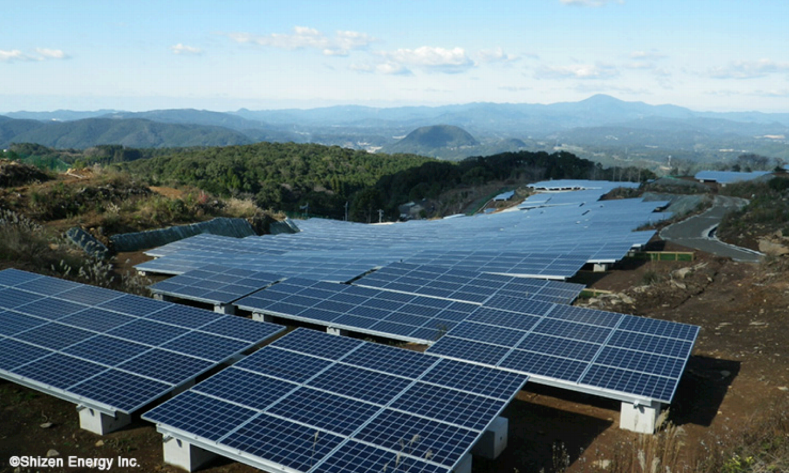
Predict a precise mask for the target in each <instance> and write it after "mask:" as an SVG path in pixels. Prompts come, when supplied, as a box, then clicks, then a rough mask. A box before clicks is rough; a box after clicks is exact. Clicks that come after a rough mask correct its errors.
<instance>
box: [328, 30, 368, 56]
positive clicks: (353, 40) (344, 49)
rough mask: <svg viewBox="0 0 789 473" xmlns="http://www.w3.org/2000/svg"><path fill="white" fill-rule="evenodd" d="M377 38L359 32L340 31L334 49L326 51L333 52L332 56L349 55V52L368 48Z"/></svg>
mask: <svg viewBox="0 0 789 473" xmlns="http://www.w3.org/2000/svg"><path fill="white" fill-rule="evenodd" d="M374 41H375V38H373V37H372V36H370V35H368V34H367V33H360V32H358V31H338V32H337V34H336V37H335V41H334V43H335V44H334V47H333V48H329V49H327V50H324V54H326V51H331V52H332V53H331V55H333V56H337V55H343V56H345V55H348V52H349V51H352V50H355V49H362V48H366V47H367V46H368V45H369V44H370V43H372V42H374Z"/></svg>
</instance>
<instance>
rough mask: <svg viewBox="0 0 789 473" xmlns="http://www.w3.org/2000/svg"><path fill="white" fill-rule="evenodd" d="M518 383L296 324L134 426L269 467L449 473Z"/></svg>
mask: <svg viewBox="0 0 789 473" xmlns="http://www.w3.org/2000/svg"><path fill="white" fill-rule="evenodd" d="M526 380H527V377H526V376H522V375H518V374H514V373H507V372H504V371H500V370H494V369H488V368H483V367H479V366H474V365H470V364H467V363H458V362H456V361H452V360H447V359H444V358H441V357H435V356H430V355H425V354H422V353H416V352H413V351H408V350H404V349H399V348H393V347H388V346H383V345H376V344H372V343H368V342H363V341H360V340H353V339H349V338H344V337H342V338H341V337H335V336H332V335H327V334H323V333H319V332H315V331H311V330H307V329H303V328H302V329H297V330H296V331H294V332H292V333H290V334H288V335H286V336H284V337H282V338H281V339H279V340H277V341H276V342H274V343H273V344H271V345H269V346H266V347H264V348H263V349H261V350H259V351H257V352H256V353H254V354H252V355H250V356H249V357H247V358H245V359H244V360H242V361H240V362H238V363H236V364H235V365H233V366H232V367H230V368H228V369H226V370H224V371H222V372H221V373H219V374H217V375H215V376H213V377H211V378H209V379H207V380H205V381H203V382H201V383H199V384H197V385H196V386H194V387H192V388H191V389H190V390H189V391H186V392H184V393H182V394H180V395H178V396H176V397H174V398H173V399H171V400H169V401H167V402H165V403H164V404H162V405H160V406H158V407H156V408H154V409H153V410H151V411H148V412H147V413H145V414H143V419H146V420H149V421H151V422H155V423H157V424H158V430H160V431H162V432H164V433H166V434H168V435H172V436H175V437H176V438H178V437H181V438H185V439H187V440H188V441H189V442H190V443H192V444H193V445H197V446H200V447H202V448H205V449H207V450H209V451H213V452H215V453H219V454H232V455H233V456H234V457H236V458H240V459H241V460H242V461H244V462H246V463H248V464H250V465H252V466H255V467H257V468H262V469H267V470H277V471H281V470H283V469H284V468H288V469H289V470H288V471H302V472H310V473H317V472H350V473H353V472H370V471H418V472H436V473H437V472H449V471H451V470H452V469H453V468H454V467H455V466H456V465H457V464H458V462H459V461H460V460H461V459H462V458H463V456H464V455H465V454H466V453H467V452H468V451H469V450H470V449H471V447H472V446H473V445H474V443H475V442H476V441H477V439H478V438H479V437H480V436H481V434H482V433H483V432H484V431H485V429H486V428H487V426H488V425H490V423H491V422H492V421H493V420H494V419H495V418H496V417H497V416H498V415H499V414H500V413H501V411H502V410H503V409H504V407H505V406H506V405H507V404H508V403H509V401H510V400H511V399H512V398H513V397H514V395H515V394H516V393H517V392H518V391H519V390H520V389H521V388H522V386H523V384H524V383H525V382H526Z"/></svg>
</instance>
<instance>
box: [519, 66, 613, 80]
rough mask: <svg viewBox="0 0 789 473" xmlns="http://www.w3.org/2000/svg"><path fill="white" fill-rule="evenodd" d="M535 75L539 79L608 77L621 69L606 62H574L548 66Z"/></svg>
mask: <svg viewBox="0 0 789 473" xmlns="http://www.w3.org/2000/svg"><path fill="white" fill-rule="evenodd" d="M535 75H536V77H537V78H538V79H608V78H611V77H615V76H617V75H619V71H617V70H616V68H615V67H614V66H609V65H605V64H572V65H569V66H546V67H543V68H541V69H539V70H538V71H537V72H536V74H535Z"/></svg>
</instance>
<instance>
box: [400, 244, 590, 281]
mask: <svg viewBox="0 0 789 473" xmlns="http://www.w3.org/2000/svg"><path fill="white" fill-rule="evenodd" d="M587 260H588V255H581V256H578V255H557V254H550V253H547V254H546V253H525V252H507V251H492V250H479V251H463V250H439V249H434V250H425V251H421V252H419V253H417V254H416V255H414V256H412V257H409V258H405V259H404V260H403V261H404V262H406V263H411V264H420V265H434V266H447V267H450V268H454V269H459V270H466V271H474V272H480V273H492V274H511V275H516V276H521V277H533V278H540V277H544V278H549V279H567V278H571V277H573V276H574V275H575V273H577V272H578V270H580V269H581V268H582V267H583V266H584V265H585V264H586V261H587Z"/></svg>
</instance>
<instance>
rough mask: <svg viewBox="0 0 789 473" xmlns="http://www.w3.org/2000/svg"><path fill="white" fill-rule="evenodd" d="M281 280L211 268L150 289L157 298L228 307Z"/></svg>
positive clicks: (198, 270) (235, 269) (187, 274)
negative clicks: (157, 295) (164, 297)
mask: <svg viewBox="0 0 789 473" xmlns="http://www.w3.org/2000/svg"><path fill="white" fill-rule="evenodd" d="M279 279H281V276H278V275H276V274H272V273H269V272H264V271H248V270H244V269H239V268H233V267H229V266H223V265H216V264H209V265H206V266H203V267H201V268H200V269H195V270H192V271H188V272H186V273H183V274H181V275H180V276H175V277H172V278H170V279H167V280H166V281H162V282H158V283H156V284H154V285H152V286H150V287H149V289H150V290H151V292H152V293H154V294H162V295H166V296H171V297H177V298H180V299H186V300H193V301H198V302H206V303H210V304H229V303H231V302H233V301H235V300H237V299H240V298H242V297H244V296H247V295H249V294H251V293H253V292H255V291H258V290H260V289H263V288H264V287H266V286H268V285H270V284H273V283H275V282H276V281H278V280H279Z"/></svg>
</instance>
